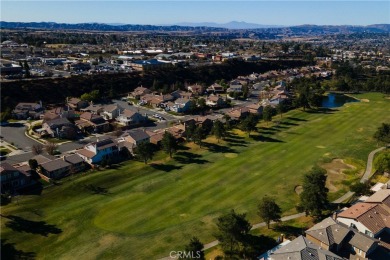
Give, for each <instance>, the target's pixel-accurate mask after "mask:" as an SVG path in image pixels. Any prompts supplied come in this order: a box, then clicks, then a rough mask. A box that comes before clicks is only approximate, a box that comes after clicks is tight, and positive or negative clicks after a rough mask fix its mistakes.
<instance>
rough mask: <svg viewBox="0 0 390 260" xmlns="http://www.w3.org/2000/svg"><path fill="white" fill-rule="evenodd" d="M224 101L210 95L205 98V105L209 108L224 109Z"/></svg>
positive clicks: (219, 97) (217, 96)
mask: <svg viewBox="0 0 390 260" xmlns="http://www.w3.org/2000/svg"><path fill="white" fill-rule="evenodd" d="M225 104H226V102H225V100H224V99H223V98H222V97H221V96H220V95H210V96H208V97H207V98H206V105H208V106H210V107H218V108H220V107H224V106H225Z"/></svg>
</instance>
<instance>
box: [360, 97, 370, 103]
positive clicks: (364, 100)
mask: <svg viewBox="0 0 390 260" xmlns="http://www.w3.org/2000/svg"><path fill="white" fill-rule="evenodd" d="M360 101H362V102H366V103H368V102H370V100H368V99H366V98H363V99H360Z"/></svg>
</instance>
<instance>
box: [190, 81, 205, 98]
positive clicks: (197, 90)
mask: <svg viewBox="0 0 390 260" xmlns="http://www.w3.org/2000/svg"><path fill="white" fill-rule="evenodd" d="M187 89H188V91H190V92H192V93H193V94H195V95H202V94H203V91H204V88H203V86H202V85H199V84H195V85H189V86H188V87H187Z"/></svg>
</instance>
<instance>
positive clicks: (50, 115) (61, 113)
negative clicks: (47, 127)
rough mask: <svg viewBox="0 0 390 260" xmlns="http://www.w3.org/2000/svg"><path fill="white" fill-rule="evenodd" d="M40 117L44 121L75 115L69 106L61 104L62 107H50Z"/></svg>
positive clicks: (69, 117) (68, 117)
mask: <svg viewBox="0 0 390 260" xmlns="http://www.w3.org/2000/svg"><path fill="white" fill-rule="evenodd" d="M40 117H41V119H43V121H44V122H45V121H49V120H53V119H57V118H67V119H73V118H75V117H76V114H75V113H74V110H73V109H72V108H70V107H69V106H63V107H55V108H53V109H50V110H48V111H46V112H45V113H44V114H43V115H41V116H40Z"/></svg>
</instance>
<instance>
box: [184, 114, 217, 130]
mask: <svg viewBox="0 0 390 260" xmlns="http://www.w3.org/2000/svg"><path fill="white" fill-rule="evenodd" d="M190 124H194V125H195V126H201V127H203V129H204V130H206V131H207V132H209V131H211V128H212V127H213V121H211V119H210V118H208V117H207V116H198V117H193V118H190V119H187V120H186V121H184V122H183V125H184V128H185V129H187V127H188V126H189V125H190Z"/></svg>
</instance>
